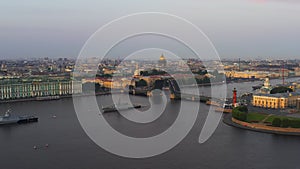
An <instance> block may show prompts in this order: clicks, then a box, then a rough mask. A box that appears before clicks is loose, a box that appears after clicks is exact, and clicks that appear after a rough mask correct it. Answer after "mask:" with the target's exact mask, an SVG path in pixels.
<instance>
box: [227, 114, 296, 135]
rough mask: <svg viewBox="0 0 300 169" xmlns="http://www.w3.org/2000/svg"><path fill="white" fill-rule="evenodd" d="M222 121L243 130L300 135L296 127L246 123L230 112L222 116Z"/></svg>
mask: <svg viewBox="0 0 300 169" xmlns="http://www.w3.org/2000/svg"><path fill="white" fill-rule="evenodd" d="M223 122H224V123H225V124H227V125H229V126H232V127H236V128H240V129H244V130H250V131H255V132H262V133H269V134H279V135H289V136H300V129H298V128H281V127H272V126H266V125H263V124H253V123H247V122H243V121H239V120H236V119H233V118H232V115H231V114H227V115H225V116H224V117H223Z"/></svg>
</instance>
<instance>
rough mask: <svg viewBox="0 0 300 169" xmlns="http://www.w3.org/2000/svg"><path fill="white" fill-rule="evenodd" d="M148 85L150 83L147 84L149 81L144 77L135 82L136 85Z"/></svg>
mask: <svg viewBox="0 0 300 169" xmlns="http://www.w3.org/2000/svg"><path fill="white" fill-rule="evenodd" d="M147 85H148V84H147V82H146V81H145V80H144V79H141V80H139V81H137V82H135V86H136V87H144V86H147Z"/></svg>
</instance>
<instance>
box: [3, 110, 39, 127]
mask: <svg viewBox="0 0 300 169" xmlns="http://www.w3.org/2000/svg"><path fill="white" fill-rule="evenodd" d="M37 121H38V117H36V116H32V115H26V116H15V115H11V114H10V110H7V111H6V112H5V114H4V116H0V125H4V124H16V123H31V122H37Z"/></svg>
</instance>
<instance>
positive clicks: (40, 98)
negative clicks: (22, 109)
mask: <svg viewBox="0 0 300 169" xmlns="http://www.w3.org/2000/svg"><path fill="white" fill-rule="evenodd" d="M59 99H60V97H59V96H39V97H36V100H37V101H47V100H59Z"/></svg>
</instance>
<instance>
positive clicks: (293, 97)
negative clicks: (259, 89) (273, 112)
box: [252, 92, 300, 109]
mask: <svg viewBox="0 0 300 169" xmlns="http://www.w3.org/2000/svg"><path fill="white" fill-rule="evenodd" d="M299 98H300V92H291V93H276V94H263V93H258V94H254V95H253V99H252V104H253V106H256V107H263V108H272V109H284V108H287V107H296V106H297V100H298V99H299Z"/></svg>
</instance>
